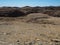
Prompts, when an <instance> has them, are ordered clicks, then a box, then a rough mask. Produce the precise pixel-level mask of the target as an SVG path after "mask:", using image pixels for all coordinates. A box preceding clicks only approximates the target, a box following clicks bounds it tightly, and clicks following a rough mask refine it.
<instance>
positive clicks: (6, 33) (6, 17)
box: [0, 7, 60, 45]
mask: <svg viewBox="0 0 60 45" xmlns="http://www.w3.org/2000/svg"><path fill="white" fill-rule="evenodd" d="M31 8H32V7H27V9H28V10H31ZM7 9H9V10H7ZM18 9H20V10H18ZM25 9H26V8H25V7H23V9H22V8H17V9H16V7H15V8H12V9H11V7H9V8H5V7H4V8H3V9H2V8H0V45H60V13H59V12H60V10H59V9H60V8H57V7H55V8H53V9H52V10H53V13H51V11H52V10H51V9H50V8H48V9H49V10H50V11H49V12H47V10H45V11H44V12H43V11H41V10H39V11H40V12H39V11H38V12H34V9H33V12H31V11H28V10H27V11H26V10H25ZM35 9H36V7H35ZM39 9H40V8H39ZM55 10H56V11H55ZM57 12H58V13H57ZM13 14H14V15H13Z"/></svg>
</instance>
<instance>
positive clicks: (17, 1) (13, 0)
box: [0, 0, 60, 7]
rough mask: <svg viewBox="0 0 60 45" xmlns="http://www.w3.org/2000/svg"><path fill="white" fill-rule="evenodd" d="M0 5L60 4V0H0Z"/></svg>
mask: <svg viewBox="0 0 60 45" xmlns="http://www.w3.org/2000/svg"><path fill="white" fill-rule="evenodd" d="M1 6H18V7H22V6H60V0H0V7H1Z"/></svg>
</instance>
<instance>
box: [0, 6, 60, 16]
mask: <svg viewBox="0 0 60 45" xmlns="http://www.w3.org/2000/svg"><path fill="white" fill-rule="evenodd" d="M30 13H44V14H48V15H50V16H54V17H60V6H56V7H54V6H50V7H39V6H37V7H29V6H26V7H21V8H19V7H0V17H19V16H25V15H28V14H30Z"/></svg>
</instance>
